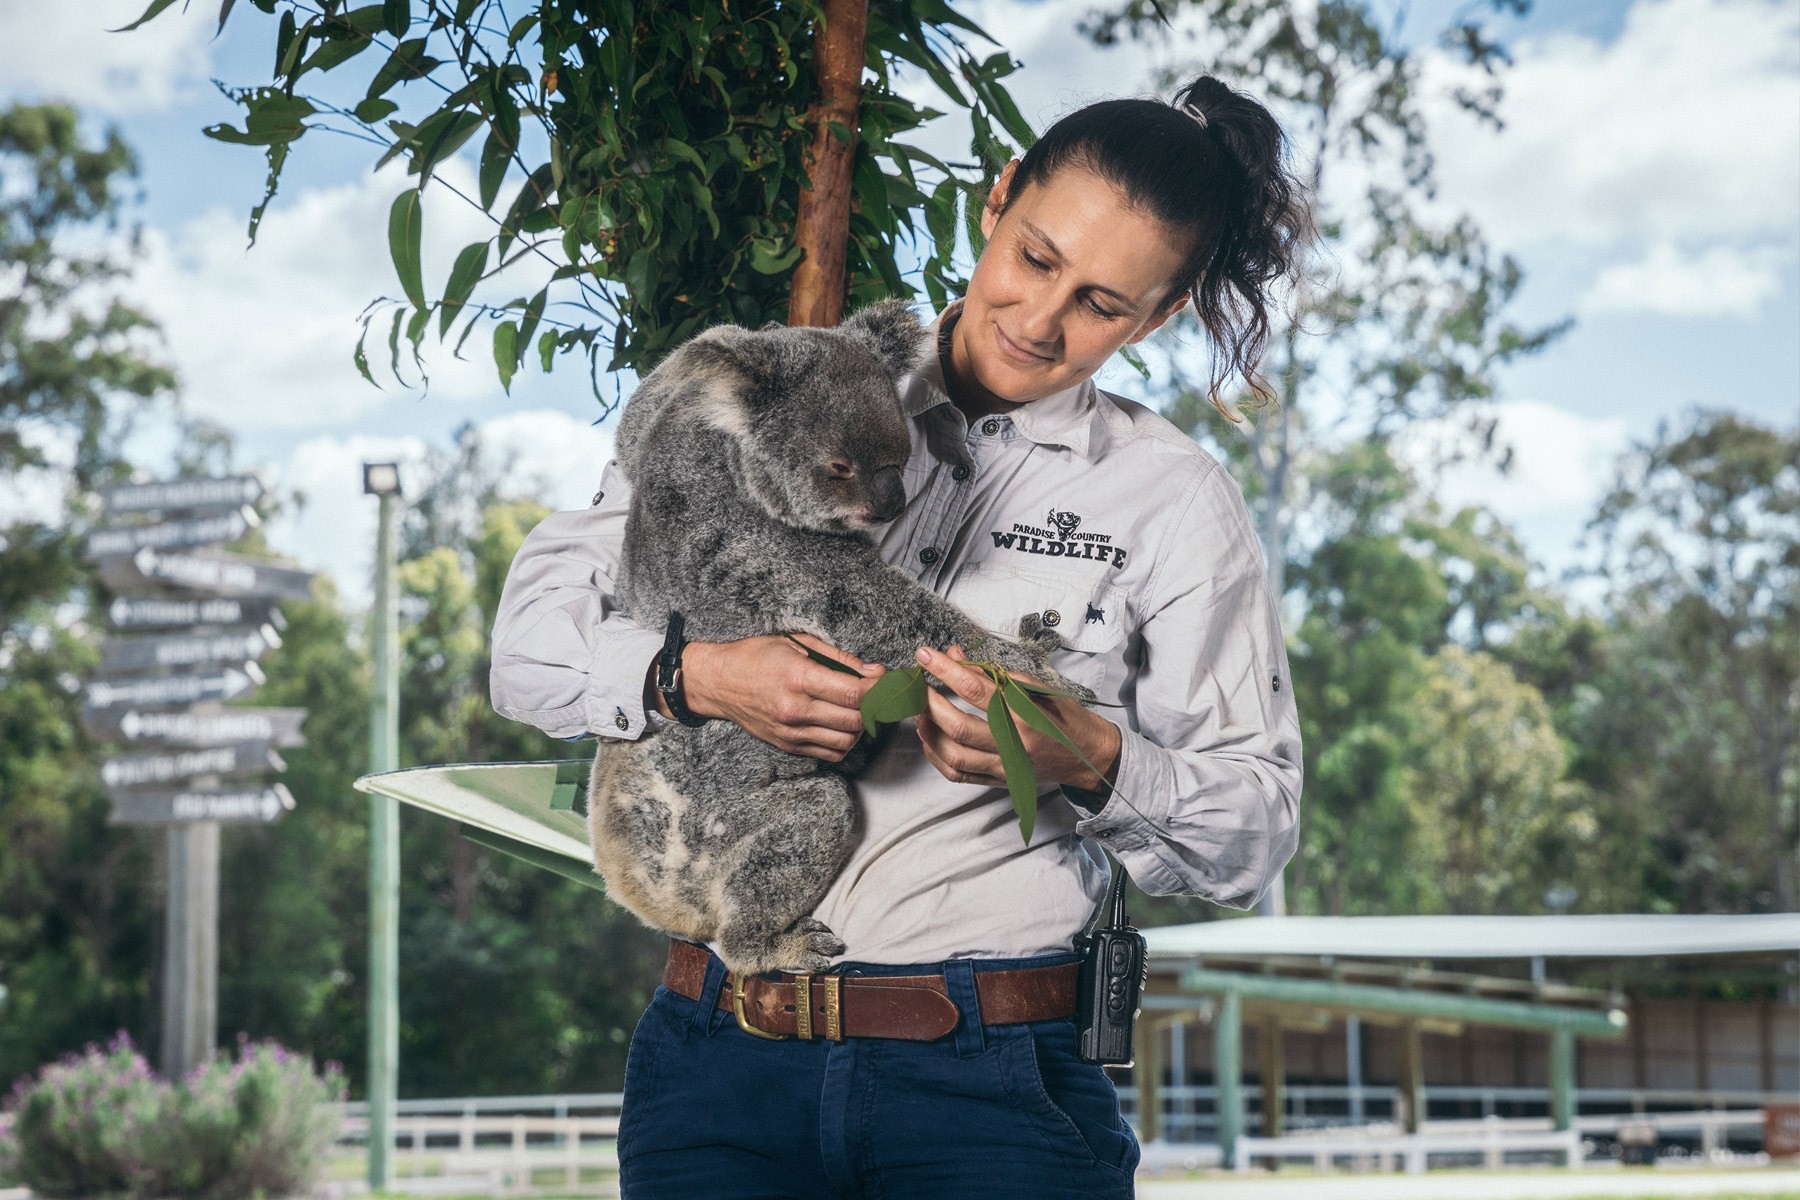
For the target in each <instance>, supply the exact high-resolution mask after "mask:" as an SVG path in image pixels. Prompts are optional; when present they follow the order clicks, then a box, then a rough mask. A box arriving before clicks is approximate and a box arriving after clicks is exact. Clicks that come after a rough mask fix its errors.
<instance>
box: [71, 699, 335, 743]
mask: <svg viewBox="0 0 1800 1200" xmlns="http://www.w3.org/2000/svg"><path fill="white" fill-rule="evenodd" d="M305 720H306V710H305V709H304V708H219V707H217V706H208V707H206V708H200V709H182V710H178V711H176V712H163V711H157V710H154V709H153V710H149V711H146V710H144V709H141V708H124V709H119V708H103V709H92V710H89V711H88V712H86V713H84V714H83V715H82V724H83V725H84V726H85V727H86V728H87V731H88V732H89V733H91V734H93V735H94V736H95V737H97V738H117V739H119V740H122V741H126V742H138V743H152V742H161V743H165V744H168V745H172V746H223V745H226V744H228V743H231V742H267V743H268V744H269V745H271V746H283V747H286V746H304V745H305V744H306V739H305V738H304V737H302V736H301V734H300V725H301V723H302V722H303V721H305Z"/></svg>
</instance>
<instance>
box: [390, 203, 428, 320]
mask: <svg viewBox="0 0 1800 1200" xmlns="http://www.w3.org/2000/svg"><path fill="white" fill-rule="evenodd" d="M422 232H423V227H422V223H421V211H420V203H419V193H418V191H417V189H415V188H407V189H406V190H405V191H404V192H401V193H400V194H399V195H398V196H395V197H394V203H393V206H392V207H390V208H389V209H388V254H389V255H390V256H391V257H392V258H393V260H394V271H395V272H396V273H397V274H398V275H399V276H400V287H401V289H402V290H404V291H405V292H406V298H407V299H408V300H411V301H412V302H413V305H414V306H415V307H418V308H423V307H425V282H424V279H423V278H422V277H421V275H420V266H419V239H420V236H421V234H422Z"/></svg>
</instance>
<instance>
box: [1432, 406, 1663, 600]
mask: <svg viewBox="0 0 1800 1200" xmlns="http://www.w3.org/2000/svg"><path fill="white" fill-rule="evenodd" d="M1576 399H1578V398H1577V397H1570V400H1571V401H1574V400H1576ZM1465 415H1467V414H1465ZM1482 415H1484V416H1487V417H1491V418H1492V419H1493V420H1494V422H1495V426H1496V433H1495V442H1496V445H1497V446H1498V447H1503V448H1507V449H1510V450H1511V452H1512V459H1511V463H1510V465H1509V469H1508V470H1507V471H1506V472H1505V473H1502V472H1501V471H1500V470H1498V469H1497V468H1496V467H1495V466H1494V465H1492V464H1491V463H1487V462H1479V461H1474V460H1465V461H1461V462H1453V463H1451V464H1450V465H1448V466H1444V467H1441V468H1437V469H1435V470H1434V469H1433V467H1432V465H1431V464H1433V463H1435V462H1438V461H1441V460H1442V459H1443V458H1444V457H1445V456H1444V451H1445V450H1446V449H1447V448H1449V447H1452V446H1455V445H1458V444H1460V443H1461V442H1462V441H1463V440H1464V439H1466V436H1467V435H1466V434H1465V433H1463V432H1462V430H1463V428H1464V424H1465V423H1464V421H1463V420H1462V419H1460V418H1454V419H1453V418H1447V419H1445V420H1441V421H1436V422H1430V423H1427V424H1422V425H1418V426H1414V427H1413V428H1411V429H1409V430H1408V431H1407V432H1406V434H1405V435H1404V437H1403V438H1402V440H1401V444H1400V452H1401V454H1402V456H1403V457H1404V458H1405V459H1406V460H1407V461H1409V462H1411V463H1413V464H1414V465H1415V467H1417V468H1419V469H1421V470H1422V471H1424V472H1425V473H1426V474H1427V476H1428V477H1433V476H1434V477H1435V478H1434V482H1433V484H1432V489H1431V490H1432V492H1433V494H1434V495H1436V496H1437V497H1438V499H1439V500H1441V501H1442V502H1443V503H1444V504H1445V505H1446V506H1447V507H1448V508H1450V509H1452V510H1455V509H1457V508H1462V507H1465V506H1476V507H1481V508H1485V509H1488V510H1489V511H1491V512H1493V513H1494V514H1495V515H1496V516H1498V517H1499V518H1500V519H1501V520H1503V521H1504V522H1506V524H1507V525H1509V526H1510V527H1511V528H1512V529H1513V530H1514V531H1515V532H1516V533H1518V534H1519V536H1520V537H1521V538H1522V539H1523V540H1524V542H1525V545H1526V547H1527V549H1528V551H1529V552H1530V553H1531V554H1532V555H1533V557H1535V558H1537V559H1539V560H1540V561H1542V562H1544V563H1545V565H1547V566H1549V567H1550V568H1552V569H1553V570H1555V569H1560V568H1562V567H1566V566H1569V565H1571V564H1572V563H1573V562H1574V547H1575V545H1576V543H1577V542H1578V541H1579V540H1580V537H1581V531H1582V527H1583V525H1584V524H1585V522H1586V520H1587V518H1588V516H1589V515H1591V514H1592V512H1593V510H1594V507H1595V505H1596V504H1597V503H1598V501H1599V499H1600V497H1601V495H1602V494H1603V493H1604V492H1605V490H1606V488H1607V486H1608V485H1609V484H1610V483H1611V482H1612V478H1613V468H1614V464H1615V463H1616V462H1617V460H1618V457H1619V455H1620V454H1621V453H1622V452H1624V450H1625V449H1626V448H1627V447H1628V445H1629V443H1630V433H1629V429H1628V426H1627V423H1626V421H1625V420H1623V419H1622V418H1615V417H1607V418H1594V417H1589V416H1586V415H1584V414H1582V413H1580V412H1573V411H1570V410H1569V409H1568V408H1559V407H1555V406H1552V405H1550V404H1546V403H1544V402H1542V401H1539V400H1514V401H1509V402H1505V403H1501V404H1495V405H1491V406H1488V407H1487V408H1486V409H1485V411H1484V412H1483V413H1482Z"/></svg>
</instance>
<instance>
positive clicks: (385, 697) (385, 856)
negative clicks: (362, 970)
mask: <svg viewBox="0 0 1800 1200" xmlns="http://www.w3.org/2000/svg"><path fill="white" fill-rule="evenodd" d="M363 494H364V495H369V496H375V497H377V498H378V499H379V502H380V506H381V507H380V514H379V522H380V524H379V529H378V532H377V533H376V536H375V611H374V614H373V616H374V620H373V622H372V624H373V627H374V628H373V639H372V640H373V647H372V649H373V655H372V657H373V659H374V666H375V688H374V696H373V703H372V704H371V705H370V711H369V770H370V772H372V773H373V772H377V771H392V770H394V769H395V768H396V767H398V766H399V765H400V647H399V624H400V619H399V599H398V597H397V595H396V594H395V590H394V519H395V517H394V509H395V502H396V501H397V500H398V499H399V498H400V468H399V466H398V464H395V463H364V464H363ZM399 926H400V809H399V803H398V802H397V801H396V800H394V798H393V797H391V796H383V795H381V794H380V793H377V792H371V793H369V1142H368V1145H369V1189H370V1190H371V1191H375V1192H385V1191H390V1190H392V1188H393V1182H394V1108H395V1101H396V1097H397V1095H398V1086H397V1077H398V1069H399V1062H400V937H399V933H400V930H399Z"/></svg>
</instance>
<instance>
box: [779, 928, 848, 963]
mask: <svg viewBox="0 0 1800 1200" xmlns="http://www.w3.org/2000/svg"><path fill="white" fill-rule="evenodd" d="M843 952H844V943H843V942H842V940H840V939H839V938H838V935H837V934H835V933H833V932H831V927H830V926H828V925H826V924H825V922H823V921H820V920H817V919H816V918H813V917H802V918H801V919H800V920H798V921H795V922H794V926H793V928H792V929H789V930H788V931H787V932H786V933H783V934H781V935H780V936H779V937H777V938H776V939H775V946H774V953H773V955H772V956H771V957H772V958H773V959H774V961H775V962H776V963H777V964H778V969H779V970H783V971H807V972H818V971H828V970H830V969H831V960H832V958H833V957H834V956H836V955H839V954H842V953H843Z"/></svg>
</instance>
